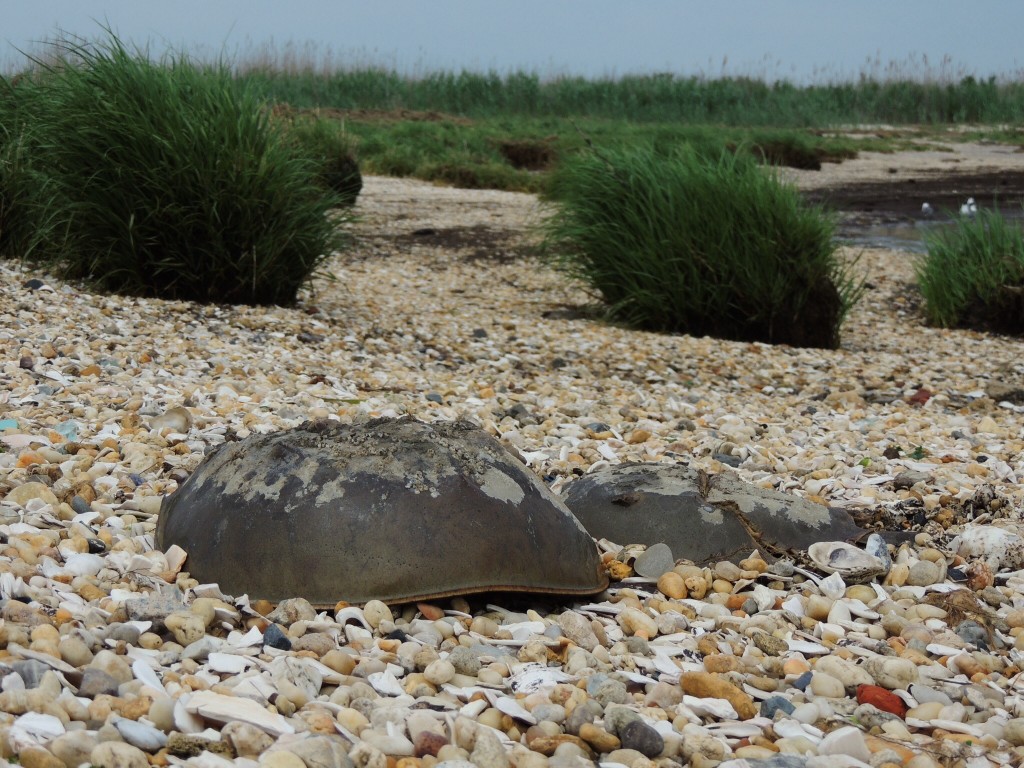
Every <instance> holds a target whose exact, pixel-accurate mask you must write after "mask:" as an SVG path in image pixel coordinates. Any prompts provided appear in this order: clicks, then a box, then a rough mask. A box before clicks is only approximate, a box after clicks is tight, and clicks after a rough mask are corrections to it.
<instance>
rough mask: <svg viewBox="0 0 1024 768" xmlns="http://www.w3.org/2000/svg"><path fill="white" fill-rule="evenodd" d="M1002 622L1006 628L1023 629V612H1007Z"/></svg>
mask: <svg viewBox="0 0 1024 768" xmlns="http://www.w3.org/2000/svg"><path fill="white" fill-rule="evenodd" d="M1004 620H1005V621H1006V624H1007V626H1010V627H1024V610H1019V609H1018V610H1014V611H1009V612H1008V613H1007V614H1006V617H1005V619H1004Z"/></svg>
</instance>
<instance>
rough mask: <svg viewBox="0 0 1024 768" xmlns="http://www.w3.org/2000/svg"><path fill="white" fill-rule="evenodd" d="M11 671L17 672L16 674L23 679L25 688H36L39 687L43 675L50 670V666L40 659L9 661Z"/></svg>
mask: <svg viewBox="0 0 1024 768" xmlns="http://www.w3.org/2000/svg"><path fill="white" fill-rule="evenodd" d="M11 671H12V672H17V673H18V676H19V677H21V679H22V680H23V681H24V683H25V687H26V688H37V687H39V681H40V680H42V679H43V675H44V674H46V673H47V672H49V671H50V667H49V665H47V664H43V662H41V661H35V660H34V659H33V660H29V661H14V662H11Z"/></svg>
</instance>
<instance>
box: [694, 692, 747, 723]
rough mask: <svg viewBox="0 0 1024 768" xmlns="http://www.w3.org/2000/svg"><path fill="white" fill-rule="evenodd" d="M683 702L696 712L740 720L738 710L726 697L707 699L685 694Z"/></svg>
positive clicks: (724, 718) (723, 718) (722, 718)
mask: <svg viewBox="0 0 1024 768" xmlns="http://www.w3.org/2000/svg"><path fill="white" fill-rule="evenodd" d="M683 704H684V705H685V706H687V707H689V708H690V709H691V710H693V712H694V713H696V714H698V715H701V716H705V715H711V716H712V717H717V718H719V719H721V720H738V719H739V715H738V714H736V710H735V709H734V708H733V706H732V704H730V703H729V702H728V701H726V700H725V699H705V698H699V697H697V696H689V695H684V696H683Z"/></svg>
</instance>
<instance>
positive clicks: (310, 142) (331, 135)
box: [275, 108, 363, 206]
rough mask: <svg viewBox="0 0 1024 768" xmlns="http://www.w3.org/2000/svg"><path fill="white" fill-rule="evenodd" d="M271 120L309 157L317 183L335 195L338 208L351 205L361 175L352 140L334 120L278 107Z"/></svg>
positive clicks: (359, 186)
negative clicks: (281, 126) (279, 122)
mask: <svg viewBox="0 0 1024 768" xmlns="http://www.w3.org/2000/svg"><path fill="white" fill-rule="evenodd" d="M275 117H276V118H277V119H279V120H282V121H283V122H284V124H285V127H286V130H287V134H288V137H289V138H290V139H291V140H292V141H293V142H295V144H296V146H297V147H298V149H299V150H300V151H301V152H302V153H303V154H305V155H307V156H308V157H311V158H313V160H314V161H315V162H316V166H317V178H318V180H319V181H320V183H321V184H322V185H323V186H324V187H325V188H326V189H329V190H332V191H333V192H335V193H336V194H337V195H338V198H339V200H340V202H341V204H342V205H347V206H351V205H355V202H356V198H357V197H358V196H359V192H360V190H362V188H363V176H362V174H361V173H360V172H359V164H358V163H357V162H356V157H355V141H354V138H353V137H352V135H351V134H348V133H346V132H345V129H344V127H343V126H342V125H341V123H340V122H339V121H337V120H334V119H332V118H331V117H330V116H328V115H320V114H317V113H316V112H312V113H304V114H299V113H296V112H294V111H293V110H288V109H284V108H279V109H278V110H277V111H276V113H275Z"/></svg>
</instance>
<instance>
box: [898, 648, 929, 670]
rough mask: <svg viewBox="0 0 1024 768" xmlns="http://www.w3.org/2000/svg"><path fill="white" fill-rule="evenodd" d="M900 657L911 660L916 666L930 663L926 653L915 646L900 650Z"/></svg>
mask: <svg viewBox="0 0 1024 768" xmlns="http://www.w3.org/2000/svg"><path fill="white" fill-rule="evenodd" d="M900 658H902V659H907V660H908V661H912V662H914V663H915V664H917V665H918V666H920V665H922V664H924V665H928V664H931V663H932V660H931V659H930V658H929V657H928V654H926V653H922V652H921V651H919V650H917V649H916V648H909V647H908V648H905V649H904V650H902V651H901V652H900Z"/></svg>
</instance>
